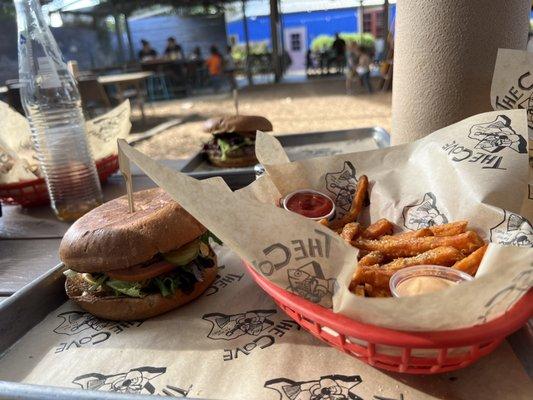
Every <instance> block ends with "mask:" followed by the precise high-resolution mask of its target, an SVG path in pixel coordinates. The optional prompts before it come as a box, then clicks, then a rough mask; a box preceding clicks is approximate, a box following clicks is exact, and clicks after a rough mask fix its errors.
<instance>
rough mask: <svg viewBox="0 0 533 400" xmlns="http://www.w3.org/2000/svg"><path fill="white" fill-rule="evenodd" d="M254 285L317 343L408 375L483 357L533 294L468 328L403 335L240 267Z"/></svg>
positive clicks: (520, 317)
mask: <svg viewBox="0 0 533 400" xmlns="http://www.w3.org/2000/svg"><path fill="white" fill-rule="evenodd" d="M244 264H245V266H246V268H247V269H248V271H249V272H250V274H251V275H252V277H253V279H254V280H255V281H256V283H257V284H258V285H259V286H260V287H261V288H262V289H263V290H264V291H265V292H266V293H267V294H269V295H270V296H271V297H272V298H273V299H274V301H275V302H276V303H277V305H278V306H279V307H280V308H281V309H282V310H283V311H284V312H285V313H286V314H287V315H288V316H289V317H291V318H292V319H294V320H295V321H296V322H297V323H298V324H300V326H301V327H302V328H304V329H306V330H307V331H309V332H311V333H312V334H313V335H314V336H316V337H317V338H318V339H320V340H322V341H324V342H326V343H328V344H329V345H330V346H333V347H335V348H337V349H338V350H340V351H342V352H344V353H346V354H349V355H351V356H353V357H356V358H358V359H359V360H361V361H364V362H366V363H367V364H370V365H372V366H373V367H377V368H381V369H385V370H388V371H394V372H402V373H408V374H436V373H442V372H449V371H454V370H457V369H460V368H464V367H466V366H468V365H470V364H472V363H473V362H475V361H476V360H478V359H479V358H480V357H483V356H485V355H487V354H489V353H490V352H492V351H493V350H494V349H496V348H497V347H498V346H499V345H500V343H501V342H502V341H503V340H504V339H505V337H507V336H508V335H510V334H511V333H513V332H514V331H516V330H518V329H519V328H520V327H521V326H522V325H524V324H525V323H526V322H527V320H528V319H529V318H530V317H531V316H532V315H533V290H530V291H529V292H528V293H526V294H525V295H524V296H523V297H522V299H520V300H519V301H518V302H517V303H516V304H515V305H514V306H513V308H512V309H511V310H509V311H508V312H507V313H506V314H505V315H503V316H501V317H499V318H496V319H494V320H492V321H490V322H488V323H486V324H482V325H477V326H474V327H471V328H464V329H457V330H451V331H435V332H406V331H397V330H393V329H387V328H381V327H378V326H375V325H370V324H365V323H362V322H357V321H355V320H353V319H350V318H348V317H345V316H343V315H340V314H335V313H333V312H332V311H331V310H328V309H326V308H324V307H322V306H319V305H317V304H313V303H311V302H309V301H307V300H305V299H303V298H301V297H299V296H296V295H294V294H292V293H289V292H287V291H286V290H284V289H281V288H279V287H278V286H276V285H274V284H273V283H271V282H270V281H269V280H267V279H266V278H264V277H263V276H262V275H260V274H259V273H257V272H256V271H255V270H254V269H253V267H252V266H251V265H250V264H248V263H247V262H245V263H244Z"/></svg>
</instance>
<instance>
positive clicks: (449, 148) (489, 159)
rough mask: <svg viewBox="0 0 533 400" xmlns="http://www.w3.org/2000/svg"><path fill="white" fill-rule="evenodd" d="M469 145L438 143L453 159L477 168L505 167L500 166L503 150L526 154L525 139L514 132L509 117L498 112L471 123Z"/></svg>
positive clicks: (499, 168)
mask: <svg viewBox="0 0 533 400" xmlns="http://www.w3.org/2000/svg"><path fill="white" fill-rule="evenodd" d="M468 138H469V139H471V142H470V143H471V144H470V145H466V144H462V143H457V142H456V141H455V140H452V141H451V143H446V144H445V145H444V146H442V150H444V152H445V153H446V154H448V156H449V158H450V160H451V161H453V162H458V163H472V164H478V165H479V166H480V167H481V169H494V170H505V169H507V168H505V167H504V166H503V165H502V162H503V159H504V154H505V153H508V152H505V151H504V150H505V149H509V150H510V151H511V152H516V153H519V154H525V153H527V140H526V139H525V138H524V137H523V136H522V135H519V134H518V133H516V131H515V130H514V129H513V127H512V126H511V119H510V118H509V117H507V116H506V115H498V116H497V117H496V119H495V120H493V121H490V122H484V123H481V124H475V125H472V126H471V127H470V129H469V130H468Z"/></svg>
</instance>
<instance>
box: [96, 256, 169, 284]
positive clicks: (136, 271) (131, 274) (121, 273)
mask: <svg viewBox="0 0 533 400" xmlns="http://www.w3.org/2000/svg"><path fill="white" fill-rule="evenodd" d="M176 268H179V267H176V265H175V264H171V263H169V262H167V261H158V262H155V263H153V264H148V265H135V266H133V267H131V268H124V269H116V270H114V271H108V272H106V275H107V276H109V277H110V278H111V279H118V280H119V281H126V282H140V281H144V280H146V279H151V278H155V277H156V276H159V275H162V274H164V273H167V272H170V271H172V270H174V269H176Z"/></svg>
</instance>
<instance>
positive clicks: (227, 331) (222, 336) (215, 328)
mask: <svg viewBox="0 0 533 400" xmlns="http://www.w3.org/2000/svg"><path fill="white" fill-rule="evenodd" d="M275 313H276V310H252V311H248V312H245V313H241V314H233V315H226V314H222V313H212V314H205V315H204V316H203V317H202V319H204V320H206V321H209V322H210V323H211V324H212V326H211V331H210V332H209V333H208V335H207V337H208V338H209V339H213V340H233V339H236V338H238V337H241V336H243V335H251V336H259V335H260V334H261V332H263V331H264V330H266V329H268V328H270V327H272V326H273V325H274V322H272V321H271V320H270V319H268V318H267V317H269V316H271V315H273V314H275Z"/></svg>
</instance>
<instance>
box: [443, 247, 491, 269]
mask: <svg viewBox="0 0 533 400" xmlns="http://www.w3.org/2000/svg"><path fill="white" fill-rule="evenodd" d="M488 247H489V245H488V244H486V245H485V246H483V247H480V248H479V249H477V250H476V251H474V252H473V253H472V254H470V255H469V256H468V257H465V258H463V259H462V260H460V261H457V262H456V263H455V264H453V267H452V268H453V269H458V270H460V271H463V272H466V273H467V274H470V275H472V276H474V275H475V274H476V272H477V269H478V268H479V264H481V260H482V259H483V256H484V255H485V252H486V251H487V248H488Z"/></svg>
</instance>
